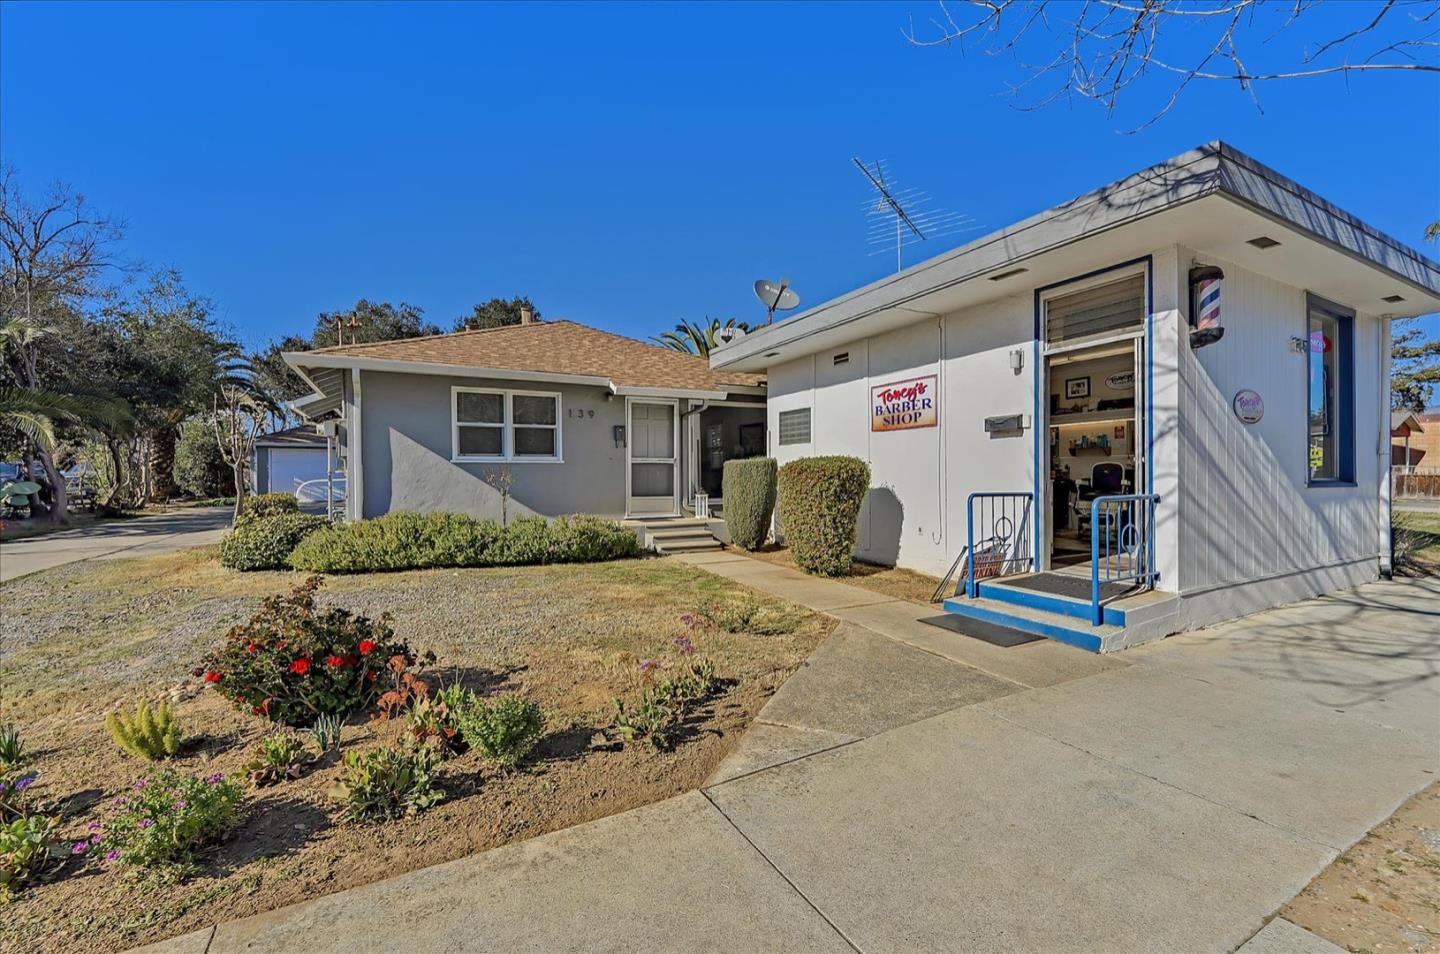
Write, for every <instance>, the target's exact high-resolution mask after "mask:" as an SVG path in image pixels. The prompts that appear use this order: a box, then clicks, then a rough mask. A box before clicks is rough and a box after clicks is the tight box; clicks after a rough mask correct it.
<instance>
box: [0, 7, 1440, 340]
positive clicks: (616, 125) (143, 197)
mask: <svg viewBox="0 0 1440 954" xmlns="http://www.w3.org/2000/svg"><path fill="white" fill-rule="evenodd" d="M935 12H936V7H935V6H934V4H932V3H929V2H915V3H908V2H906V3H893V4H888V5H866V4H846V5H834V6H821V5H818V4H811V5H793V6H787V5H778V6H762V5H759V4H747V5H739V4H736V5H687V6H681V5H678V4H677V5H659V4H654V5H644V6H625V5H608V6H607V5H600V4H588V5H575V6H567V5H555V6H541V5H526V6H482V5H463V4H445V5H435V6H425V5H404V6H399V5H385V4H365V5H347V4H338V3H337V4H316V5H303V4H297V5H283V6H282V5H265V4H259V3H250V4H238V5H224V4H206V5H194V6H190V5H183V4H178V3H176V4H161V5H131V4H123V3H107V4H102V5H85V4H44V5H39V4H21V3H6V4H4V5H3V6H0V155H3V159H4V160H5V161H6V162H8V163H9V164H11V165H13V166H14V167H15V168H16V169H17V171H18V173H19V175H20V177H21V179H22V181H24V182H25V183H27V184H29V185H30V186H32V187H39V186H43V185H44V184H46V183H47V182H48V181H50V180H52V179H56V178H58V179H62V180H64V181H66V182H68V183H70V184H72V185H74V186H75V187H77V188H79V189H81V190H82V191H84V192H85V193H86V194H87V196H88V197H89V198H90V199H91V200H92V201H93V202H94V203H95V205H96V206H98V207H99V208H101V209H104V210H106V211H108V212H110V213H112V214H115V215H117V216H119V217H122V218H123V219H124V220H125V221H126V224H127V240H126V244H125V250H126V252H127V254H129V255H131V256H133V257H136V258H140V259H144V260H146V261H148V262H151V263H154V264H157V265H160V264H163V265H172V266H175V267H177V268H179V269H181V271H182V272H183V273H184V275H185V278H186V280H187V283H188V284H189V285H190V286H191V287H192V288H193V289H195V290H196V291H198V292H200V293H203V294H205V295H208V296H210V297H211V298H212V299H214V301H215V302H216V304H217V307H218V310H219V312H220V314H221V315H222V317H223V318H224V320H226V321H227V322H228V323H229V324H230V325H231V326H233V327H234V328H235V329H236V330H237V331H238V332H239V334H240V335H241V336H242V337H243V338H244V339H245V340H246V341H248V342H251V343H259V342H261V341H263V340H264V339H266V338H267V337H270V336H273V335H278V334H281V333H284V332H287V331H306V330H308V329H309V327H310V326H311V324H312V322H313V320H314V316H315V314H316V313H317V312H319V311H322V310H333V309H338V308H342V307H344V306H346V305H348V304H351V303H353V302H354V301H355V299H357V298H359V297H362V296H364V297H367V298H370V299H372V300H390V301H402V300H403V301H409V302H412V303H414V304H416V305H419V306H421V307H422V308H424V310H425V312H426V315H427V316H428V317H429V318H431V319H432V320H434V321H436V322H438V323H439V324H441V325H442V326H445V327H448V326H449V324H450V322H451V321H452V320H453V318H454V317H455V316H457V315H460V314H462V313H465V312H467V311H468V310H469V307H470V305H471V304H472V303H474V302H476V301H482V300H485V299H488V298H490V297H491V296H494V295H503V296H510V295H515V294H528V295H530V296H531V297H532V298H533V299H534V300H535V301H536V303H537V305H538V306H539V307H540V309H541V310H542V312H543V313H544V314H545V315H546V316H547V317H569V318H574V319H576V320H579V321H583V322H586V323H589V324H594V325H597V326H600V327H604V328H608V329H611V330H615V331H619V332H622V333H626V334H632V335H635V336H638V337H644V336H647V335H650V334H653V333H655V332H658V331H661V330H663V329H665V328H667V327H669V326H670V325H672V324H673V323H674V322H675V321H677V320H678V319H680V318H695V319H699V318H702V317H704V316H705V315H711V316H716V317H729V316H737V317H740V318H742V319H751V320H753V319H755V318H757V317H759V318H760V319H762V320H763V312H762V311H761V310H760V309H759V306H758V303H757V302H755V300H754V298H753V296H752V292H751V290H750V285H751V282H752V281H753V280H754V279H755V278H758V277H764V276H769V277H776V276H779V275H781V274H784V275H787V276H789V277H790V278H791V280H792V281H793V283H794V285H795V287H796V288H797V289H798V290H799V292H800V294H801V296H802V298H803V299H804V301H805V303H807V304H814V303H816V302H819V301H821V300H823V299H825V298H828V297H830V296H832V295H835V294H838V293H841V292H843V291H845V290H847V289H849V288H852V287H855V286H857V285H860V284H863V283H865V282H867V281H870V280H872V279H874V278H877V277H879V276H880V275H883V274H885V273H886V272H888V271H890V270H891V269H892V268H893V260H892V259H891V258H890V257H888V256H884V255H879V256H876V255H871V254H870V251H871V249H870V247H869V246H868V245H867V244H866V241H865V229H866V224H865V221H864V218H863V215H862V212H861V203H862V201H863V200H864V198H865V196H866V186H865V184H864V182H863V181H862V180H861V178H860V175H859V173H858V172H857V171H856V170H855V169H854V168H853V167H852V166H851V164H850V157H851V156H852V155H859V156H861V157H862V158H865V159H877V158H882V159H885V160H887V161H888V163H889V164H890V167H891V170H892V172H893V174H894V175H895V176H896V177H897V178H898V179H899V180H901V181H902V182H904V183H907V184H911V185H915V186H919V187H923V188H924V189H926V190H927V191H929V192H930V193H931V194H932V195H933V196H934V197H935V201H936V202H937V203H938V204H941V205H943V206H944V207H946V208H949V209H952V210H955V211H959V212H963V213H965V214H967V215H969V216H971V217H973V218H974V219H975V220H977V222H978V223H980V224H981V225H982V226H983V227H984V229H985V230H989V229H992V228H998V227H1001V226H1004V225H1006V224H1008V223H1010V222H1012V221H1014V220H1016V219H1017V218H1020V217H1023V216H1025V215H1027V214H1029V213H1032V212H1035V211H1038V210H1040V209H1043V208H1046V207H1048V206H1050V205H1053V204H1055V203H1057V202H1060V201H1063V200H1065V199H1068V198H1071V197H1073V196H1075V195H1077V194H1079V193H1082V192H1085V191H1087V190H1089V189H1091V188H1094V187H1097V186H1099V185H1102V184H1105V183H1107V182H1110V181H1112V180H1114V179H1116V178H1118V177H1120V176H1122V175H1124V174H1126V173H1128V172H1132V171H1135V170H1137V169H1140V168H1143V167H1144V166H1147V165H1149V164H1151V163H1153V162H1156V161H1159V160H1162V159H1165V158H1168V157H1169V156H1172V155H1174V154H1177V153H1179V152H1182V151H1184V150H1185V149H1188V148H1190V147H1192V146H1195V145H1197V144H1199V143H1202V142H1206V141H1208V140H1211V139H1216V138H1223V139H1226V140H1228V141H1230V142H1231V143H1232V144H1234V145H1236V146H1237V147H1239V148H1240V149H1243V150H1245V151H1246V152H1249V153H1251V154H1252V155H1254V156H1256V157H1257V158H1259V159H1261V160H1262V161H1264V162H1266V163H1268V164H1270V165H1272V166H1274V167H1276V168H1278V169H1279V170H1280V171H1282V172H1284V173H1286V174H1288V175H1290V176H1292V177H1294V178H1296V179H1298V180H1299V181H1300V182H1302V183H1304V184H1306V185H1308V186H1310V187H1311V188H1313V189H1315V190H1317V191H1319V192H1320V193H1321V194H1323V195H1325V196H1326V197H1327V198H1330V199H1331V200H1333V201H1335V202H1336V203H1338V204H1339V205H1340V206H1342V207H1343V208H1346V209H1348V210H1350V211H1352V212H1354V213H1356V214H1357V215H1359V216H1361V217H1362V218H1364V219H1366V220H1367V221H1369V222H1371V223H1372V224H1374V225H1376V226H1377V227H1379V228H1381V229H1383V230H1385V231H1387V232H1389V233H1391V234H1392V235H1394V236H1396V237H1398V238H1400V239H1402V240H1404V241H1406V242H1408V243H1410V244H1412V245H1415V246H1417V247H1419V246H1422V245H1423V239H1422V232H1423V229H1424V227H1425V224H1426V223H1427V222H1429V221H1432V220H1435V219H1437V218H1440V158H1437V157H1440V79H1437V78H1436V77H1435V76H1433V75H1431V76H1429V77H1425V78H1416V74H1404V75H1399V74H1391V75H1371V76H1364V77H1357V78H1352V79H1350V80H1349V81H1348V82H1347V81H1346V80H1344V79H1339V78H1335V79H1321V80H1308V81H1295V82H1287V83H1281V84H1275V85H1271V86H1269V87H1265V88H1263V89H1262V90H1261V97H1262V103H1263V106H1264V112H1263V114H1262V113H1260V112H1257V110H1256V109H1255V107H1254V106H1253V105H1252V104H1251V102H1250V100H1249V99H1248V97H1246V96H1245V95H1244V94H1243V93H1241V92H1239V91H1237V90H1235V89H1234V88H1231V87H1228V86H1217V85H1206V86H1196V87H1194V88H1193V90H1192V92H1191V94H1189V95H1187V97H1186V98H1185V99H1184V100H1182V102H1181V104H1180V106H1179V107H1178V108H1177V109H1175V110H1174V111H1173V112H1171V113H1170V114H1169V115H1168V116H1166V117H1165V118H1163V119H1162V120H1161V121H1159V122H1158V123H1156V124H1155V125H1153V126H1151V127H1150V128H1148V129H1147V130H1145V131H1144V132H1141V133H1139V134H1136V135H1123V134H1121V131H1122V130H1124V129H1126V128H1130V127H1131V126H1133V125H1135V124H1136V123H1138V122H1140V121H1142V120H1143V119H1145V118H1146V117H1147V116H1148V115H1149V111H1148V108H1147V107H1148V106H1149V105H1150V104H1151V103H1153V94H1151V93H1148V92H1147V93H1146V94H1145V95H1146V96H1149V97H1151V98H1150V99H1147V100H1139V101H1137V102H1136V103H1135V104H1134V106H1133V107H1132V108H1130V109H1128V110H1126V111H1125V112H1123V113H1122V114H1121V115H1119V116H1117V117H1109V116H1107V115H1106V114H1105V112H1104V111H1103V110H1102V109H1100V108H1099V107H1097V106H1095V105H1093V104H1090V103H1083V102H1077V103H1074V104H1065V103H1060V104H1056V105H1051V106H1049V107H1046V108H1044V109H1041V110H1037V111H1030V112H1025V111H1020V110H1017V109H1015V108H1014V106H1013V101H1012V100H1010V99H1007V98H1006V97H1005V96H1003V95H1001V94H1000V91H1001V90H1002V88H1003V83H1004V82H1005V81H1006V80H1007V79H1010V80H1014V79H1018V78H1020V77H1021V76H1022V74H1021V73H1020V72H1019V71H1018V70H1017V68H1016V67H1015V65H1014V64H1013V63H1012V62H1011V61H1009V60H1006V59H1004V58H987V57H984V56H979V55H973V54H972V55H969V56H965V55H962V54H961V53H960V51H958V50H956V49H953V48H937V49H918V48H915V47H913V46H911V45H909V44H908V43H907V42H906V41H905V39H904V38H903V36H902V29H903V28H905V27H906V26H907V24H908V23H909V22H910V19H911V18H912V17H913V18H914V19H915V20H916V22H917V23H921V24H923V23H924V21H925V20H926V19H928V18H929V17H931V16H932V15H934V14H935ZM1354 19H1355V18H1354V14H1353V13H1349V14H1348V15H1346V11H1345V10H1344V9H1341V8H1335V9H1330V10H1324V9H1322V10H1321V11H1320V12H1319V13H1318V14H1316V15H1315V18H1314V21H1313V22H1314V29H1316V30H1317V31H1318V30H1319V29H1321V28H1327V27H1330V26H1332V25H1338V26H1340V27H1341V28H1342V29H1343V28H1344V27H1345V26H1346V25H1348V24H1351V23H1352V22H1353V21H1354ZM1317 35H1318V33H1317ZM1287 42H1288V41H1287ZM1280 45H1281V41H1278V40H1277V41H1272V44H1271V47H1268V48H1266V52H1268V51H1269V50H1271V49H1273V50H1274V51H1275V53H1276V55H1281V54H1282V53H1283V50H1281V49H1280V48H1279V47H1280ZM976 234H979V233H976ZM972 237H973V236H972ZM965 238H966V237H965V236H957V237H955V238H953V239H950V240H949V241H948V242H946V241H944V240H941V241H938V242H934V243H931V244H929V245H927V246H922V250H923V251H922V253H920V254H914V255H912V257H911V258H910V261H915V260H919V259H920V258H921V257H928V255H931V254H935V253H938V252H940V251H943V250H944V249H945V248H946V247H949V246H951V245H954V244H959V243H960V242H961V241H963V240H965ZM1426 251H1427V253H1428V254H1430V255H1431V256H1432V257H1436V256H1437V255H1440V249H1437V247H1436V246H1434V245H1431V246H1428V247H1426Z"/></svg>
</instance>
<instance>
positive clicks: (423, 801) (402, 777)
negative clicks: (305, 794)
mask: <svg viewBox="0 0 1440 954" xmlns="http://www.w3.org/2000/svg"><path fill="white" fill-rule="evenodd" d="M439 764H440V755H439V753H437V752H436V751H435V750H434V749H433V748H431V747H430V746H428V745H419V746H415V745H412V746H407V747H405V748H398V749H376V750H374V751H371V752H365V753H360V752H350V753H348V754H347V755H346V756H345V768H344V770H343V772H342V773H341V776H340V782H339V784H337V785H336V786H335V788H334V789H332V792H331V793H332V794H333V795H335V796H336V797H337V798H339V799H340V800H341V801H343V802H344V803H345V816H346V817H347V818H349V819H351V820H352V821H374V820H378V819H384V818H394V817H396V816H398V815H413V814H416V813H417V812H422V811H424V810H425V809H427V808H429V807H430V806H432V805H435V804H438V803H439V802H440V800H441V799H443V798H444V797H445V796H444V793H443V792H441V791H440V789H439V787H438V786H437V785H436V784H435V771H436V769H437V768H438V767H439Z"/></svg>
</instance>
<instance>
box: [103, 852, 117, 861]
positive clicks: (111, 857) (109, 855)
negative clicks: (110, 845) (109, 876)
mask: <svg viewBox="0 0 1440 954" xmlns="http://www.w3.org/2000/svg"><path fill="white" fill-rule="evenodd" d="M105 860H106V861H119V860H120V852H118V851H114V850H111V851H107V852H106V853H105Z"/></svg>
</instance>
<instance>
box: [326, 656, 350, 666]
mask: <svg viewBox="0 0 1440 954" xmlns="http://www.w3.org/2000/svg"><path fill="white" fill-rule="evenodd" d="M325 665H327V666H329V667H330V668H331V669H339V668H340V667H341V666H343V665H345V657H344V656H327V657H325Z"/></svg>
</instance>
